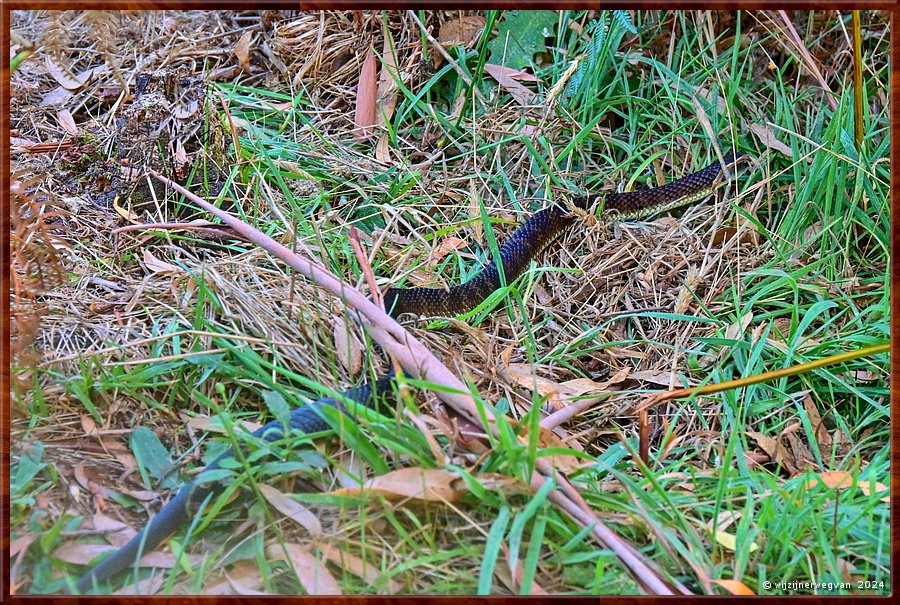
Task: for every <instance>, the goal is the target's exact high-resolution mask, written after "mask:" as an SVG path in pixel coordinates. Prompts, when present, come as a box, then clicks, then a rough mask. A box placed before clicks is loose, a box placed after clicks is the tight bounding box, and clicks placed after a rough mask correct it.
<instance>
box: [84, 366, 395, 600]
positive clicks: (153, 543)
mask: <svg viewBox="0 0 900 605" xmlns="http://www.w3.org/2000/svg"><path fill="white" fill-rule="evenodd" d="M392 381H393V372H391V373H389V374H387V375H385V376H382V377H381V378H379V379H378V380H376V381H374V382H370V383H367V384H364V385H362V386H360V387H356V388H353V389H348V390H346V391H344V392H343V393H342V395H341V396H340V397H323V398H322V399H318V400H317V401H314V402H312V403H309V404H307V405H304V406H302V407H299V408H297V409H295V410H293V411H292V412H291V416H290V421H289V422H290V427H289V429H288V430H287V431H285V428H284V425H282V423H281V422H279V421H277V420H273V421H272V422H269V423H267V424H265V425H263V426H262V427H260V428H259V429H257V430H255V431H253V433H252V434H253V436H255V437H260V438H262V439H264V440H266V441H268V442H270V443H272V442H276V441H279V440H281V439H283V438H284V436H285V433H286V432H287V433H289V432H290V431H291V430H293V431H297V432H299V433H302V434H310V433H318V432H320V431H325V430H328V429H329V428H330V425H329V424H328V422H326V421H325V419H324V417H323V415H322V410H323V409H324V408H326V407H332V408H335V409H337V410H340V411H341V412H343V413H346V414H348V415H350V416H352V415H353V409H352V408H354V407H355V406H362V407H370V406H371V405H372V404H373V402H374V401H375V400H377V399H378V397H380V396H381V395H384V394H386V393H388V392H390V390H391V383H392ZM345 402H349V405H348V403H345ZM234 455H235V451H234V448H229V449H228V450H227V451H225V452H224V453H223V454H221V455H220V456H218V457H217V458H216V459H215V460H213V461H212V462H211V463H210V464H208V465H207V466H206V468H204V469H203V471H201V472H200V473H199V474H198V475H197V476H196V477H194V479H193V480H191V481H190V482H189V483H187V484H186V485H184V486H183V487H182V488H181V489H180V490H178V493H177V494H175V497H174V498H172V499H171V500H169V502H167V503H166V505H165V506H163V507H162V508H161V509H160V511H159V512H158V513H157V514H156V515H154V516H153V517H152V518H151V519H150V521H149V522H148V523H147V525H145V526H144V528H143V529H142V530H141V531H140V532H138V533H137V534H136V535H135V536H134V537H133V538H131V540H129V541H128V542H127V543H126V544H125V545H124V546H122V547H121V548H120V549H119V550H117V551H116V552H114V553H113V554H112V555H110V556H108V557H107V558H105V559H103V561H101V562H100V563H99V564H98V565H96V566H95V567H93V568H92V569H91V570H89V571H88V572H87V573H85V574H84V575H83V576H82V577H81V578H80V579H79V580H78V582H77V583H76V584H75V587H76V589H77V591H78V593H79V594H85V593H86V592H87V591H89V590H90V589H92V588H95V587H100V586H102V585H103V584H104V583H105V582H107V581H108V580H109V579H111V578H112V577H113V576H115V575H116V574H118V573H119V572H121V571H123V570H125V569H127V568H128V567H131V566H133V565H134V564H135V562H136V561H137V560H138V559H139V558H140V557H141V556H142V555H143V554H146V553H150V552H153V551H154V550H156V548H157V547H158V546H159V545H160V544H162V543H163V542H165V541H166V539H167V538H168V537H169V536H171V535H172V534H173V533H175V532H176V531H178V530H179V529H181V528H182V527H184V526H185V525H186V524H187V522H188V520H189V519H190V518H191V517H192V516H193V514H194V512H195V509H196V508H197V507H198V506H199V505H200V504H201V503H202V502H203V501H204V500H205V499H206V498H207V497H208V496H210V495H213V496H216V495H219V494H221V493H222V491H223V489H224V485H223V484H222V482H219V481H213V482H207V483H204V482H203V476H204V475H205V474H206V473H208V472H209V471H212V470H216V469H218V468H220V465H221V464H222V462H223V461H225V460H226V459H228V458H232V457H234Z"/></svg>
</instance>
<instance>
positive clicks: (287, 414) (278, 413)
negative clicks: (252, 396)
mask: <svg viewBox="0 0 900 605" xmlns="http://www.w3.org/2000/svg"><path fill="white" fill-rule="evenodd" d="M262 398H263V401H265V402H266V407H267V408H269V411H270V412H271V413H272V416H274V417H275V420H277V421H278V422H280V423H281V425H282V426H290V424H291V406H290V405H288V402H287V401H285V400H284V396H283V395H282V394H281V393H279V392H278V391H263V392H262Z"/></svg>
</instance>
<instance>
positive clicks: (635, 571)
mask: <svg viewBox="0 0 900 605" xmlns="http://www.w3.org/2000/svg"><path fill="white" fill-rule="evenodd" d="M150 174H151V175H152V176H153V177H154V178H156V179H157V180H159V181H160V182H162V183H164V184H165V185H167V186H169V187H171V188H173V189H174V190H175V191H177V192H178V193H180V194H181V195H183V196H185V197H186V198H188V199H189V200H191V201H192V202H194V203H195V204H197V205H198V206H199V207H201V208H202V209H204V210H206V211H207V212H210V213H212V214H214V215H215V216H217V217H218V218H220V219H221V220H222V221H223V222H224V223H225V224H227V225H228V226H229V227H231V228H232V229H234V230H235V231H236V232H238V233H239V234H241V235H242V236H244V237H246V238H247V240H249V241H250V242H251V243H253V244H256V245H258V246H260V247H261V248H263V249H265V250H266V251H267V252H269V253H270V254H272V255H274V256H276V257H277V258H278V259H280V260H281V261H283V262H285V263H287V264H288V265H290V266H291V267H292V268H293V269H294V270H296V271H297V272H298V273H300V274H301V275H303V276H304V277H306V278H307V279H309V280H310V281H312V282H313V283H314V284H316V285H317V286H320V287H321V288H324V289H325V290H326V291H328V292H329V293H331V294H333V295H334V296H337V297H338V298H340V299H341V300H342V301H343V302H344V303H345V304H346V305H347V307H348V311H349V312H350V313H351V314H353V315H355V317H356V318H357V320H358V321H360V322H361V323H362V324H363V325H365V326H366V327H367V329H368V330H369V333H370V334H371V336H372V338H373V339H374V340H375V341H376V342H377V343H378V344H379V345H381V347H382V348H383V349H384V350H385V352H386V353H387V354H388V355H390V356H392V357H393V358H394V359H396V361H397V363H399V364H400V366H401V367H402V368H403V370H404V371H406V372H407V373H408V374H409V375H410V376H412V377H413V378H417V379H419V380H422V381H427V382H430V383H432V384H433V385H435V386H436V387H440V388H436V389H434V391H435V394H436V395H437V396H438V398H440V399H441V400H443V401H444V402H445V403H446V404H447V405H449V406H450V407H452V408H453V409H454V410H455V411H457V412H458V413H459V414H461V415H462V416H463V417H465V418H466V419H468V420H470V421H471V422H474V423H475V424H476V425H478V426H481V425H482V424H483V423H482V417H481V414H480V413H479V407H478V405H477V404H476V402H475V399H474V398H473V397H472V395H470V394H469V389H468V388H467V387H466V385H465V384H464V383H463V382H462V381H461V380H460V379H459V378H457V377H456V375H454V374H453V373H452V372H451V371H450V370H449V369H448V368H447V367H446V366H445V365H444V364H443V363H442V362H441V361H440V360H439V359H438V358H437V357H435V356H434V354H433V353H432V352H431V351H430V350H428V349H427V348H426V347H425V346H424V345H423V344H422V343H421V342H419V340H418V339H416V338H415V337H413V336H412V335H411V334H410V333H409V332H407V331H406V329H405V328H403V326H401V325H400V324H399V323H397V321H396V320H394V318H392V317H390V316H389V315H387V314H386V313H385V312H384V311H382V310H381V309H379V308H378V307H377V306H376V305H375V304H374V303H373V302H372V301H371V300H369V299H368V298H366V297H365V296H363V294H362V293H360V292H359V291H358V290H356V289H355V288H353V287H352V286H350V285H349V284H345V283H344V282H342V281H341V280H340V279H339V278H338V277H337V276H336V275H334V274H333V273H331V272H330V271H328V270H327V269H325V268H323V267H321V266H319V265H317V264H314V263H312V262H310V261H308V260H306V259H304V258H302V257H301V256H299V255H297V254H294V253H293V252H291V251H290V250H288V248H286V247H285V246H283V245H281V244H279V243H278V242H276V241H275V240H273V239H272V238H270V237H269V236H267V235H265V234H264V233H262V232H261V231H259V230H257V229H255V228H254V227H251V226H250V225H248V224H246V223H244V222H243V221H241V220H239V219H237V218H235V217H233V216H232V215H230V214H228V213H227V212H224V211H223V210H220V209H219V208H216V207H215V206H213V205H212V204H210V203H208V202H206V201H205V200H203V199H201V198H200V197H198V196H196V195H194V194H193V193H191V192H190V191H188V190H187V189H185V188H184V187H182V186H180V185H178V184H177V183H175V182H174V181H171V180H170V179H168V178H166V177H164V176H163V175H161V174H159V173H158V172H156V171H150ZM485 419H486V420H487V422H488V425H489V426H487V427H485V429H486V430H490V431H491V432H492V433H494V434H496V432H497V429H496V426H495V424H494V422H493V419H491V418H490V417H488V416H487V415H485ZM536 465H537V468H538V469H539V471H540V472H535V473H534V474H533V475H532V477H531V484H532V487H534V488H535V489H540V488H541V486H543V485H544V484H546V482H547V481H554V482H556V483H557V484H559V486H560V488H561V489H562V490H563V491H558V490H555V491H554V492H553V493H552V497H551V500H552V501H553V502H555V503H557V505H558V506H560V508H561V509H562V510H563V512H564V513H565V514H566V515H568V516H569V517H571V518H572V519H573V520H574V521H576V522H577V523H578V524H579V525H582V526H583V527H588V526H591V527H592V530H591V531H592V533H593V535H594V536H595V537H596V538H598V539H599V540H600V542H601V543H602V544H603V545H605V546H606V547H607V548H610V549H612V550H613V551H614V552H615V553H616V554H617V555H618V556H619V559H620V560H621V561H622V563H623V564H624V565H625V567H626V568H627V569H628V570H629V571H630V572H631V574H632V576H633V577H634V578H635V580H636V581H638V582H639V583H640V584H641V585H642V586H643V587H644V589H645V590H647V592H649V593H651V594H674V591H673V590H672V588H670V587H669V586H668V585H667V584H666V582H665V581H664V580H663V579H662V578H660V577H659V575H658V574H657V573H656V572H654V571H653V570H652V569H651V568H650V567H649V566H648V565H647V563H646V562H645V561H644V560H643V558H642V557H641V556H640V554H639V553H637V551H635V549H634V548H632V547H631V546H630V545H628V544H627V543H626V542H624V541H623V540H622V539H621V538H620V537H619V536H618V535H616V533H615V532H614V531H613V530H611V529H610V528H609V527H607V526H606V525H605V524H603V523H602V522H601V521H600V519H599V518H598V517H597V516H596V515H595V514H594V513H593V511H591V510H590V507H589V506H588V505H587V503H586V502H585V501H584V499H583V498H581V496H580V495H579V494H578V492H577V490H575V488H574V486H572V484H571V483H569V481H568V479H566V478H565V477H564V476H563V475H561V474H560V473H558V472H557V471H556V470H555V469H554V468H553V467H552V465H551V464H550V462H549V461H547V460H545V459H538V460H537V464H536ZM563 492H565V493H563Z"/></svg>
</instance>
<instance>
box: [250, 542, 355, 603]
mask: <svg viewBox="0 0 900 605" xmlns="http://www.w3.org/2000/svg"><path fill="white" fill-rule="evenodd" d="M285 551H287V554H285ZM266 556H268V557H269V558H270V559H274V560H276V561H286V562H288V563H290V565H291V567H293V568H294V572H295V573H296V574H297V579H299V580H300V584H302V585H303V588H304V590H306V592H307V594H310V595H340V594H341V587H340V586H339V585H338V583H337V581H336V580H335V579H334V577H333V576H332V575H331V572H330V571H328V568H327V567H326V566H325V565H324V564H323V563H322V562H321V561H319V560H318V559H317V558H315V557H314V556H312V555H311V554H309V553H308V552H307V551H306V550H305V549H304V548H303V547H302V546H300V545H299V544H294V543H291V542H288V543H286V544H278V543H272V544H269V545H268V546H266Z"/></svg>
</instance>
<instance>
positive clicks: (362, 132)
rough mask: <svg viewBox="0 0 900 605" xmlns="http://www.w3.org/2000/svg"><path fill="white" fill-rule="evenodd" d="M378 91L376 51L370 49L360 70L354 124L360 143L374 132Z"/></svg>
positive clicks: (356, 137)
mask: <svg viewBox="0 0 900 605" xmlns="http://www.w3.org/2000/svg"><path fill="white" fill-rule="evenodd" d="M377 91H378V81H377V79H376V71H375V51H374V50H373V49H372V48H371V47H369V50H368V51H366V58H365V59H364V60H363V64H362V68H361V69H360V70H359V83H358V84H357V85H356V113H355V115H354V118H353V123H354V125H355V126H356V128H355V130H354V133H355V134H354V138H355V139H356V140H358V141H360V140H363V139H366V138H368V137H369V135H371V134H372V132H373V131H374V126H375V100H376V98H377Z"/></svg>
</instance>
